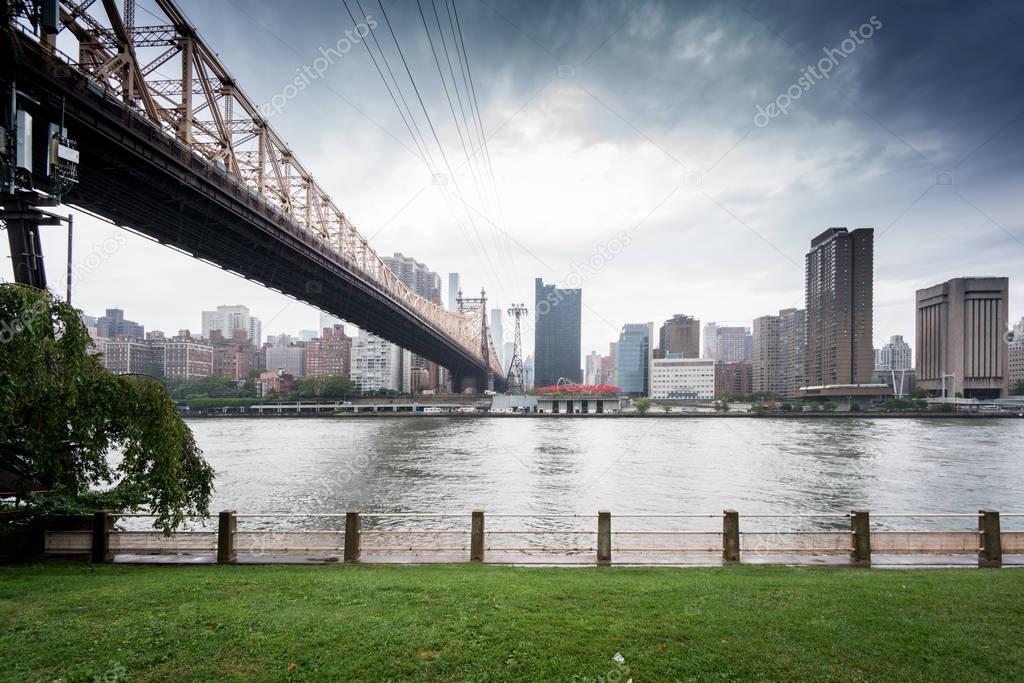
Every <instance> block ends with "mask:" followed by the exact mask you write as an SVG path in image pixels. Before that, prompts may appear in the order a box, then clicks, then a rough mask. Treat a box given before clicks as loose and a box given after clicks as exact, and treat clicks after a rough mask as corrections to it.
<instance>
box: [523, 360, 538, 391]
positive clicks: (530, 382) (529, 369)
mask: <svg viewBox="0 0 1024 683" xmlns="http://www.w3.org/2000/svg"><path fill="white" fill-rule="evenodd" d="M534 379H535V373H534V368H533V356H527V357H526V358H525V359H523V384H524V385H525V386H526V388H527V389H532V388H533V387H535V386H537V385H536V383H535V382H534Z"/></svg>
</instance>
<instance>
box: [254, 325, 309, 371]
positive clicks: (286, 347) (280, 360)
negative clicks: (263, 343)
mask: <svg viewBox="0 0 1024 683" xmlns="http://www.w3.org/2000/svg"><path fill="white" fill-rule="evenodd" d="M286 338H287V335H281V336H280V337H278V339H277V343H276V344H271V345H270V346H267V347H266V348H265V349H264V352H265V357H266V368H267V370H269V371H270V372H277V373H281V372H284V373H286V374H289V375H291V376H292V377H303V376H304V375H305V372H306V347H305V346H300V345H299V344H300V343H301V342H299V343H298V344H297V343H294V342H293V343H288V342H287V341H286Z"/></svg>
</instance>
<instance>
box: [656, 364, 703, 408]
mask: <svg viewBox="0 0 1024 683" xmlns="http://www.w3.org/2000/svg"><path fill="white" fill-rule="evenodd" d="M651 398H654V399H671V400H676V401H711V400H713V399H714V398H715V360H714V359H713V358H683V357H682V355H681V354H676V353H670V354H669V355H668V356H666V357H665V358H655V359H653V360H652V361H651Z"/></svg>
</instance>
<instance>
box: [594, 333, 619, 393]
mask: <svg viewBox="0 0 1024 683" xmlns="http://www.w3.org/2000/svg"><path fill="white" fill-rule="evenodd" d="M610 346H611V353H610V354H609V355H607V356H601V381H600V382H598V384H610V385H612V386H615V385H616V382H617V381H618V380H616V379H615V348H616V346H617V345H616V344H615V342H612V343H611V344H610Z"/></svg>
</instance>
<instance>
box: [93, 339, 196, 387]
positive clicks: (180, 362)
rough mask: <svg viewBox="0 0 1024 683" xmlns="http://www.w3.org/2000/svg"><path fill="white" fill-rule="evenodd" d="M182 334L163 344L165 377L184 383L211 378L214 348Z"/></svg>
mask: <svg viewBox="0 0 1024 683" xmlns="http://www.w3.org/2000/svg"><path fill="white" fill-rule="evenodd" d="M182 332H183V333H181V334H179V335H178V336H176V337H172V338H171V339H166V340H164V342H163V347H164V377H166V378H167V379H177V380H184V381H188V380H192V379H199V378H200V377H209V376H210V375H212V374H213V347H212V346H210V345H209V344H205V343H203V342H202V341H200V340H197V339H193V338H192V336H191V335H190V334H189V333H188V330H183V331H182ZM107 346H108V347H109V344H108V345H107Z"/></svg>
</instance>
